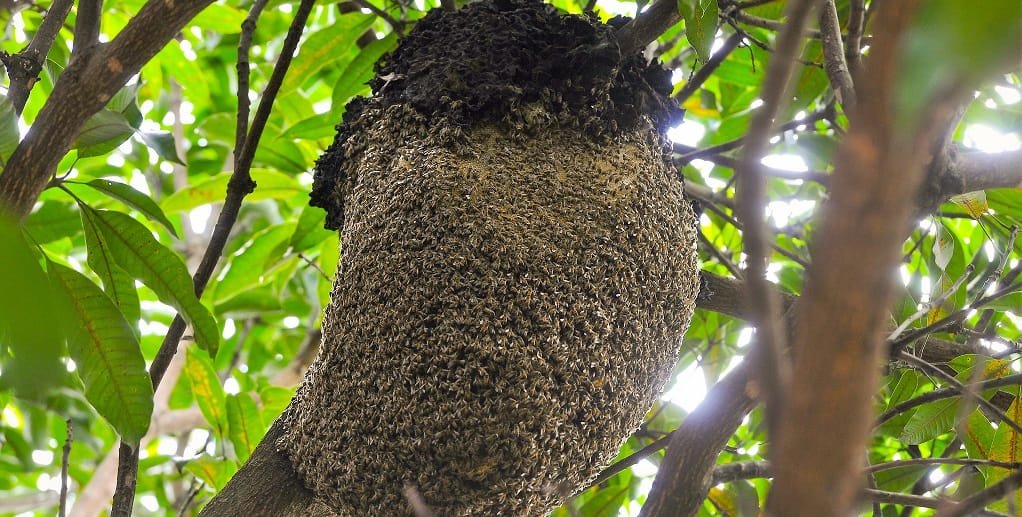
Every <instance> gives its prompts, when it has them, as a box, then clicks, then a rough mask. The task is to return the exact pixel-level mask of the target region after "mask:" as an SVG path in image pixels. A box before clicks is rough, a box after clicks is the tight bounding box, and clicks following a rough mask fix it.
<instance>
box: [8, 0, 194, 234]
mask: <svg viewBox="0 0 1022 517" xmlns="http://www.w3.org/2000/svg"><path fill="white" fill-rule="evenodd" d="M212 1H213V0H176V1H174V2H168V1H164V0H150V1H149V2H147V3H146V4H145V5H144V6H142V9H141V10H139V12H138V14H136V15H135V16H134V17H133V18H132V19H131V20H130V21H128V24H127V25H126V26H125V27H124V29H123V30H121V32H120V33H119V34H118V35H117V37H116V38H114V40H113V41H111V42H110V43H107V44H100V45H96V46H94V47H92V48H91V49H88V50H86V51H84V52H82V53H81V54H80V55H79V56H78V57H76V58H75V59H72V60H71V63H70V64H68V66H67V68H66V69H64V72H63V73H62V74H61V75H60V78H59V79H58V80H57V84H56V85H55V86H54V87H53V92H52V93H51V94H50V97H49V99H47V101H46V104H45V105H44V106H43V109H42V110H41V111H40V112H39V116H38V117H36V120H35V122H34V123H33V124H32V127H31V128H29V130H28V133H27V134H26V135H25V138H24V140H22V141H21V143H20V144H19V145H18V147H17V149H15V151H14V153H13V154H12V155H11V157H10V160H9V161H8V162H7V165H6V167H5V168H4V172H3V174H0V210H2V211H3V212H6V213H7V214H8V215H10V216H12V217H13V218H14V219H18V220H20V219H24V218H25V216H27V215H28V214H29V212H31V211H32V206H33V205H34V204H35V201H36V199H37V198H38V197H39V193H41V192H42V191H43V189H44V188H46V184H47V183H48V182H49V180H50V178H51V177H52V176H53V173H54V171H55V170H56V168H57V164H58V163H59V162H60V159H61V158H62V157H63V156H64V154H65V153H67V151H68V150H69V149H70V148H71V142H72V141H73V140H74V138H75V136H76V135H77V134H78V131H79V130H80V129H81V127H82V125H83V124H85V121H86V120H88V119H89V117H91V116H92V115H93V114H95V113H96V112H97V111H99V110H100V109H102V108H103V106H105V105H106V103H107V101H109V100H110V99H111V98H112V97H113V96H114V94H116V93H117V90H119V89H120V88H121V87H122V86H124V84H125V83H126V82H127V81H128V79H129V78H131V77H132V76H134V75H135V74H136V73H138V71H139V70H140V69H141V68H142V65H144V64H145V63H147V62H148V61H149V60H150V59H152V58H153V56H155V55H156V53H157V52H159V51H160V49H162V48H163V47H164V45H166V44H167V42H168V41H170V39H171V38H173V37H174V36H175V35H176V34H177V33H178V32H179V31H180V30H181V28H182V27H184V26H185V24H186V23H188V21H189V20H191V19H192V18H194V17H195V15H197V14H198V13H199V12H200V11H201V10H202V9H203V8H205V7H206V6H207V5H209V4H210V3H212Z"/></svg>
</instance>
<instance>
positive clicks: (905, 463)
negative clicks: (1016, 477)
mask: <svg viewBox="0 0 1022 517" xmlns="http://www.w3.org/2000/svg"><path fill="white" fill-rule="evenodd" d="M914 465H971V466H975V467H995V468H1001V469H1017V468H1019V466H1020V465H1022V464H1020V463H1005V462H1003V461H992V460H980V459H975V458H912V459H907V460H897V461H888V462H884V463H877V464H875V465H870V466H869V467H867V468H866V472H879V471H881V470H890V469H899V468H902V467H911V466H914Z"/></svg>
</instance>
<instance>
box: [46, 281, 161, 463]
mask: <svg viewBox="0 0 1022 517" xmlns="http://www.w3.org/2000/svg"><path fill="white" fill-rule="evenodd" d="M47 268H48V269H49V272H50V279H51V281H52V282H53V284H54V285H55V286H57V287H58V288H59V289H62V290H63V291H64V292H65V293H66V294H67V296H68V298H69V300H70V304H71V308H72V311H71V313H72V316H73V318H69V320H68V321H67V326H66V329H65V330H66V335H67V347H68V352H70V354H71V358H72V359H74V361H75V365H76V366H77V371H78V375H79V376H80V377H81V379H82V383H84V385H85V398H87V399H88V400H89V403H90V404H92V406H93V407H95V408H96V411H97V412H99V414H100V415H103V417H104V418H106V419H107V421H108V422H110V425H112V426H113V427H114V429H116V430H117V432H118V433H119V434H120V435H121V438H122V439H123V440H124V441H125V442H128V443H138V441H139V440H140V439H141V438H142V436H143V435H144V434H145V433H146V431H147V430H148V429H149V419H150V418H151V417H152V412H153V385H152V381H151V380H150V379H149V375H148V374H147V373H146V369H145V360H144V359H143V358H142V352H141V350H139V345H138V339H137V338H136V337H135V333H134V332H133V331H132V330H131V326H130V325H129V324H128V321H127V320H125V319H124V316H123V315H122V314H121V312H120V311H119V310H118V309H117V307H115V306H114V304H113V302H111V301H110V298H108V297H107V295H106V294H105V293H103V291H101V290H100V289H99V287H98V286H96V284H94V283H92V281H91V280H89V279H88V278H86V277H85V276H84V275H82V274H81V273H79V272H77V271H75V270H73V269H70V268H68V267H65V266H62V265H60V264H57V263H55V262H49V263H48V264H47Z"/></svg>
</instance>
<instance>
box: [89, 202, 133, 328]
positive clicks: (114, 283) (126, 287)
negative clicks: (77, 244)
mask: <svg viewBox="0 0 1022 517" xmlns="http://www.w3.org/2000/svg"><path fill="white" fill-rule="evenodd" d="M81 214H82V227H83V228H84V229H85V246H86V249H87V250H88V253H89V258H88V262H89V267H91V268H92V270H93V271H94V272H95V273H96V274H97V275H98V276H99V279H100V280H102V281H103V290H104V291H106V294H107V296H109V297H110V299H111V300H112V301H113V302H114V304H115V305H117V308H118V309H120V311H121V313H122V314H124V317H125V319H127V320H128V323H129V324H130V325H131V327H132V329H133V330H135V332H136V334H137V332H138V330H137V329H138V320H139V317H140V316H141V309H140V308H139V301H138V290H136V289H135V280H134V279H133V278H131V275H129V274H128V273H127V272H126V271H124V270H123V269H121V267H120V266H118V265H117V263H116V261H115V260H114V255H113V252H112V251H111V250H110V243H109V242H107V240H106V237H104V236H103V232H102V231H101V230H100V229H99V221H96V216H95V214H94V213H93V212H92V211H90V210H85V209H83V210H81Z"/></svg>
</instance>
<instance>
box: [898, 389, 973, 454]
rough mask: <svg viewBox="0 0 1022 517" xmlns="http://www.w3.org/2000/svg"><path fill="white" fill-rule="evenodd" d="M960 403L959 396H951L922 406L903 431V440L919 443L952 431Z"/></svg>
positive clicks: (913, 443) (908, 442)
mask: <svg viewBox="0 0 1022 517" xmlns="http://www.w3.org/2000/svg"><path fill="white" fill-rule="evenodd" d="M959 404H960V401H959V399H958V398H950V399H944V400H938V401H936V402H931V403H929V404H925V405H923V406H920V407H919V409H917V410H916V412H915V413H914V414H913V415H912V418H910V419H909V421H908V423H907V424H905V428H904V429H903V430H902V431H901V441H903V442H905V443H907V444H909V445H919V444H921V443H923V442H927V441H930V440H932V439H934V438H936V437H938V436H940V435H942V434H944V433H946V432H948V431H950V430H951V428H952V426H954V423H955V415H956V414H957V413H958V406H959Z"/></svg>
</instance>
